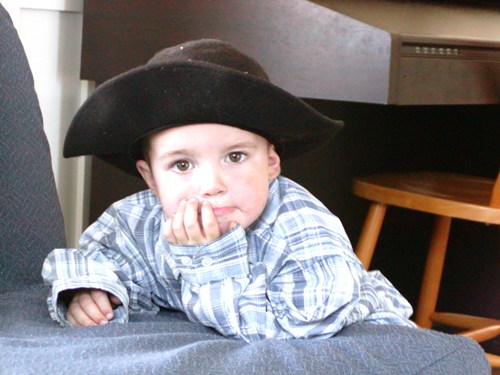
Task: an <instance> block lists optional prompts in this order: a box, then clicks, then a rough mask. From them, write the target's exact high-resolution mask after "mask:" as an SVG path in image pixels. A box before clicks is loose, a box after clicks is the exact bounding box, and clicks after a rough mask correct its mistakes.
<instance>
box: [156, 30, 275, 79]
mask: <svg viewBox="0 0 500 375" xmlns="http://www.w3.org/2000/svg"><path fill="white" fill-rule="evenodd" d="M194 61H199V62H203V63H209V64H214V65H218V66H222V67H225V68H229V69H233V70H237V71H239V72H241V73H244V74H251V75H253V76H256V77H258V78H260V79H264V80H266V81H269V77H268V75H267V73H266V72H265V70H264V68H262V66H261V65H260V64H259V63H258V62H257V61H255V60H254V59H252V58H251V57H250V56H248V55H245V54H244V53H242V52H240V51H238V50H237V49H236V48H234V47H233V46H231V45H230V44H229V43H226V42H224V41H222V40H218V39H201V40H195V41H190V42H186V43H183V44H179V45H177V46H173V47H168V48H165V49H163V50H161V51H160V52H158V53H156V54H155V55H154V56H153V57H152V58H151V59H150V60H149V61H148V65H150V64H151V65H163V64H169V63H172V62H194Z"/></svg>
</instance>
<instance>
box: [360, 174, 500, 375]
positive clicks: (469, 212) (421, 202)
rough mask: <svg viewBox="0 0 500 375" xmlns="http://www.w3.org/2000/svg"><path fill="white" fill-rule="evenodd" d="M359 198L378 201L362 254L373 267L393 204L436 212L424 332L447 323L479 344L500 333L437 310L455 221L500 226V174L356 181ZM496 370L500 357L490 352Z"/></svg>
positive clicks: (421, 312) (422, 305) (422, 312)
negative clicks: (388, 208) (372, 262)
mask: <svg viewBox="0 0 500 375" xmlns="http://www.w3.org/2000/svg"><path fill="white" fill-rule="evenodd" d="M353 192H354V194H355V195H357V196H359V197H361V198H365V199H368V200H370V201H371V202H372V203H371V205H370V209H369V211H368V214H367V216H366V219H365V223H364V226H363V229H362V231H361V234H360V237H359V240H358V243H357V245H356V255H357V256H358V258H359V259H360V260H361V263H363V265H364V266H365V268H366V269H369V267H370V263H371V259H372V257H373V253H374V250H375V246H376V243H377V240H378V236H379V234H380V230H381V228H382V223H383V221H384V217H385V214H386V210H387V207H388V206H396V207H402V208H406V209H410V210H414V211H419V212H426V213H430V214H434V215H435V217H436V219H435V224H434V231H433V234H432V238H431V240H430V245H429V249H428V255H427V260H426V264H425V270H424V275H423V278H422V285H421V288H420V297H419V300H418V306H417V311H416V316H415V322H416V323H417V324H418V325H419V326H420V327H423V328H432V324H433V323H441V324H445V325H449V326H452V327H456V328H462V329H465V330H466V331H465V332H462V333H461V334H462V335H464V336H467V337H470V338H472V339H474V340H476V341H478V342H482V341H487V340H490V339H492V338H494V337H498V336H499V335H500V320H498V319H491V318H484V317H475V316H470V315H464V314H456V313H448V312H436V305H437V299H438V295H439V287H440V283H441V276H442V272H443V267H444V261H445V255H446V249H447V244H448V237H449V234H450V227H451V221H452V219H464V220H470V221H475V222H481V223H485V224H494V225H500V173H499V175H498V177H497V180H496V182H495V181H494V180H490V179H487V178H483V177H475V176H465V175H459V174H452V173H441V172H416V173H398V174H379V175H373V176H368V177H360V178H356V179H354V181H353ZM487 357H488V359H489V361H490V364H491V365H492V367H495V368H496V367H500V356H498V355H494V354H487Z"/></svg>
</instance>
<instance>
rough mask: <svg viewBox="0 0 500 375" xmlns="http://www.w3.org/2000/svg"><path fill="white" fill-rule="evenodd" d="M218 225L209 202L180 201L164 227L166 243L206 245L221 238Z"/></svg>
mask: <svg viewBox="0 0 500 375" xmlns="http://www.w3.org/2000/svg"><path fill="white" fill-rule="evenodd" d="M221 234H223V233H221V230H220V228H219V223H218V222H217V218H216V217H215V214H214V211H213V209H212V206H211V204H210V203H209V202H207V201H204V202H202V203H199V202H198V200H197V199H194V198H192V199H190V200H188V201H184V200H183V201H182V202H181V203H180V204H179V208H178V209H177V212H176V213H175V215H174V217H173V218H169V219H168V220H167V223H166V227H165V237H166V239H167V241H168V242H170V243H175V244H180V245H197V244H203V243H208V242H211V241H213V240H215V239H216V238H218V237H220V236H221Z"/></svg>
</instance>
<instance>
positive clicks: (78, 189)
mask: <svg viewBox="0 0 500 375" xmlns="http://www.w3.org/2000/svg"><path fill="white" fill-rule="evenodd" d="M0 3H1V4H2V5H3V6H4V8H5V9H6V10H7V11H8V12H9V13H10V15H11V18H12V21H13V23H14V26H15V27H16V29H17V31H18V33H19V36H20V38H21V41H22V43H23V45H24V49H25V51H26V55H27V57H28V61H29V64H30V67H31V70H32V72H33V76H34V80H35V90H36V92H37V94H38V99H39V101H40V107H41V110H42V115H43V120H44V129H45V133H46V134H47V138H48V141H49V145H50V149H51V156H52V167H53V170H54V176H55V180H56V185H57V190H58V194H59V200H60V202H61V207H62V211H63V215H64V221H65V228H66V237H67V241H68V246H72V247H73V246H77V243H78V238H79V237H80V234H81V232H82V230H83V229H84V228H85V227H86V226H87V225H88V197H89V190H90V178H89V176H90V160H89V158H84V157H80V158H72V159H64V158H63V157H62V147H63V144H64V137H65V135H66V131H67V128H68V125H69V123H70V122H71V119H72V117H73V116H74V114H75V113H76V111H77V109H78V108H79V107H80V105H81V103H82V102H83V100H85V98H86V97H87V96H88V94H89V92H90V91H91V90H92V89H93V84H92V83H89V82H86V81H81V80H80V78H79V76H80V57H81V45H82V20H83V0H0Z"/></svg>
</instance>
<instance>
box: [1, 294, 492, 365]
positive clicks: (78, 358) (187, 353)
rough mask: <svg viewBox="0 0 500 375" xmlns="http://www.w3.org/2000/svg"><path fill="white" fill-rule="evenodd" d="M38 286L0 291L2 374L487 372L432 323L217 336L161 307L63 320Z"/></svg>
mask: <svg viewBox="0 0 500 375" xmlns="http://www.w3.org/2000/svg"><path fill="white" fill-rule="evenodd" d="M47 292H48V291H47V289H46V287H45V286H42V285H38V286H34V287H31V288H29V289H25V290H23V291H21V292H11V293H5V294H1V295H0V373H1V374H9V375H10V374H120V375H123V374H190V375H191V374H217V375H219V374H242V375H245V374H301V375H302V374H314V375H320V374H398V375H399V374H467V375H473V374H489V373H490V368H489V365H488V363H487V361H486V359H485V357H484V353H483V351H482V349H481V347H480V346H479V345H477V344H476V343H475V342H473V341H471V340H469V339H466V338H463V337H458V336H451V335H446V334H442V333H438V332H433V331H428V330H421V329H411V328H405V327H398V326H389V325H385V326H382V325H373V324H368V323H360V324H355V325H353V326H351V327H348V328H346V329H344V330H343V331H342V332H341V333H340V334H338V335H337V336H335V337H333V338H331V339H327V340H319V339H317V340H290V341H279V340H264V341H261V342H258V343H254V344H246V343H244V342H241V341H236V340H231V339H227V338H224V337H222V336H221V335H219V334H218V333H216V332H215V331H213V330H212V329H209V328H206V327H203V326H201V325H199V324H196V323H193V322H190V321H188V320H187V318H186V317H185V315H184V314H182V313H178V312H173V311H166V310H164V311H161V313H160V314H158V315H156V316H154V315H135V316H133V318H132V321H131V322H130V323H129V324H123V325H120V324H110V325H108V326H104V327H89V328H61V327H59V326H58V325H57V324H56V323H54V322H53V321H51V319H50V317H49V315H48V312H47V307H46V303H45V298H46V295H47Z"/></svg>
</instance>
